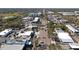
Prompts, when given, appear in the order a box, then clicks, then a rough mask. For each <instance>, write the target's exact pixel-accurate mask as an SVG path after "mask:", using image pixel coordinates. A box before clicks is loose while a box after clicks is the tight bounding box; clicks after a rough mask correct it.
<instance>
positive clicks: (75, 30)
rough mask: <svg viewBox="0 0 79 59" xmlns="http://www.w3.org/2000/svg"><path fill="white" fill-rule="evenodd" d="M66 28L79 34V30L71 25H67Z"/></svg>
mask: <svg viewBox="0 0 79 59" xmlns="http://www.w3.org/2000/svg"><path fill="white" fill-rule="evenodd" d="M66 27H67V28H68V29H69V31H70V32H73V33H79V30H77V29H76V28H74V27H73V26H71V25H70V24H66Z"/></svg>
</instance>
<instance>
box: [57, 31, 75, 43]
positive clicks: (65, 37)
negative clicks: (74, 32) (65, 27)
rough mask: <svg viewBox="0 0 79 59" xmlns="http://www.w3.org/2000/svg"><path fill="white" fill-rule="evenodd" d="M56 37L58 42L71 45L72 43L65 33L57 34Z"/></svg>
mask: <svg viewBox="0 0 79 59" xmlns="http://www.w3.org/2000/svg"><path fill="white" fill-rule="evenodd" d="M57 36H58V38H59V40H60V41H62V42H63V43H73V42H74V41H73V40H72V38H71V37H70V36H69V34H68V33H66V32H64V33H58V34H57Z"/></svg>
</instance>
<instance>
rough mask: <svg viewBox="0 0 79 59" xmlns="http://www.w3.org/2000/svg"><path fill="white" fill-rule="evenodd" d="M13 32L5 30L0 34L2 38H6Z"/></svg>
mask: <svg viewBox="0 0 79 59" xmlns="http://www.w3.org/2000/svg"><path fill="white" fill-rule="evenodd" d="M11 32H12V29H5V30H4V31H2V32H0V37H6V36H8V35H9V34H10V33H11Z"/></svg>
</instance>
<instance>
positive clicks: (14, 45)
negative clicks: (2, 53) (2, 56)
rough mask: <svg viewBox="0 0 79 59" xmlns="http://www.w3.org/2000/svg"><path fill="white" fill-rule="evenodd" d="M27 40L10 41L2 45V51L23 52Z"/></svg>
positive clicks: (0, 48)
mask: <svg viewBox="0 0 79 59" xmlns="http://www.w3.org/2000/svg"><path fill="white" fill-rule="evenodd" d="M25 41H26V40H9V41H7V42H6V44H2V45H1V47H0V50H22V48H23V46H24V44H25Z"/></svg>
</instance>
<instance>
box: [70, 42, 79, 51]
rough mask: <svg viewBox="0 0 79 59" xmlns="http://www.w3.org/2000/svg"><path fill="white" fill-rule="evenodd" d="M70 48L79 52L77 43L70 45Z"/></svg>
mask: <svg viewBox="0 0 79 59" xmlns="http://www.w3.org/2000/svg"><path fill="white" fill-rule="evenodd" d="M69 47H70V49H73V50H79V44H77V43H70V44H69Z"/></svg>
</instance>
